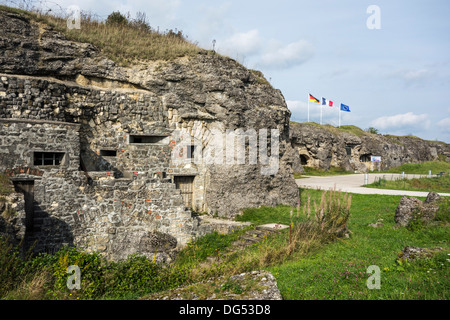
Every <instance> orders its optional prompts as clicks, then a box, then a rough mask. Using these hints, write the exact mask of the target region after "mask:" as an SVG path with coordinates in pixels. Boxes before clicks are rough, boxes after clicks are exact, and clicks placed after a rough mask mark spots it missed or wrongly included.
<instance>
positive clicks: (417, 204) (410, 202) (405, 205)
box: [394, 192, 441, 227]
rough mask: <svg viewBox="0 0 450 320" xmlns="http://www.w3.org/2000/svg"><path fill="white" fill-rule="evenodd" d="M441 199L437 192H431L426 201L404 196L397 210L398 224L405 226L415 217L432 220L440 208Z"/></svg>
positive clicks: (423, 220) (396, 220) (395, 218)
mask: <svg viewBox="0 0 450 320" xmlns="http://www.w3.org/2000/svg"><path fill="white" fill-rule="evenodd" d="M440 199H441V198H440V196H439V195H438V194H437V193H435V192H430V193H429V194H428V196H427V198H426V199H425V201H421V200H419V199H417V198H414V197H410V198H409V197H406V196H403V197H402V198H401V199H400V204H399V205H398V206H397V209H396V210H395V217H394V220H395V222H396V223H397V226H400V227H405V226H407V225H408V224H409V223H410V222H411V221H412V220H414V219H420V220H421V221H422V222H424V223H426V222H428V221H430V220H432V219H433V218H434V216H435V214H436V212H437V211H438V210H439V201H440Z"/></svg>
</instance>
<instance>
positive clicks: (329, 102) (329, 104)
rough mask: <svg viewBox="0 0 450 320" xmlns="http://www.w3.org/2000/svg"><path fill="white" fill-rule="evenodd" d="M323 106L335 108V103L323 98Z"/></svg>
mask: <svg viewBox="0 0 450 320" xmlns="http://www.w3.org/2000/svg"><path fill="white" fill-rule="evenodd" d="M322 105H323V106H326V105H328V106H330V107H332V106H333V101H330V100H327V99H325V98H322Z"/></svg>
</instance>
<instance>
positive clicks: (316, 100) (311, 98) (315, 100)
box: [309, 94, 320, 103]
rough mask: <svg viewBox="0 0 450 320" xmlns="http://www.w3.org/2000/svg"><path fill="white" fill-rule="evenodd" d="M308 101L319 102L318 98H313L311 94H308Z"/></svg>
mask: <svg viewBox="0 0 450 320" xmlns="http://www.w3.org/2000/svg"><path fill="white" fill-rule="evenodd" d="M309 102H315V103H320V101H319V99H317V98H315V97H314V96H312V95H311V94H309Z"/></svg>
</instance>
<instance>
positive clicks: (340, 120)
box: [338, 106, 341, 128]
mask: <svg viewBox="0 0 450 320" xmlns="http://www.w3.org/2000/svg"><path fill="white" fill-rule="evenodd" d="M340 127H341V107H340V106H339V127H338V128H340Z"/></svg>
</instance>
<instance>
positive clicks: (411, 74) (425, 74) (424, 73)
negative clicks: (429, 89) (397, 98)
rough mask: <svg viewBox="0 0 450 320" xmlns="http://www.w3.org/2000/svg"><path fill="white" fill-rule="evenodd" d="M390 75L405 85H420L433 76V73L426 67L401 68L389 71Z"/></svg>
mask: <svg viewBox="0 0 450 320" xmlns="http://www.w3.org/2000/svg"><path fill="white" fill-rule="evenodd" d="M389 76H390V77H394V78H399V79H400V80H401V81H403V82H404V84H405V85H406V86H412V85H420V84H423V83H425V82H427V81H429V80H432V79H433V78H434V73H433V72H432V71H431V70H429V69H427V68H422V69H402V70H397V71H394V72H391V73H390V74H389Z"/></svg>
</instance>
